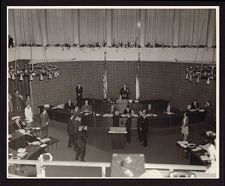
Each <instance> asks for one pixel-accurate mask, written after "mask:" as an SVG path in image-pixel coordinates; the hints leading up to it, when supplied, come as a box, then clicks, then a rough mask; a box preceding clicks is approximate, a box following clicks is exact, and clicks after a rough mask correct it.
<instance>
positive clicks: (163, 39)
mask: <svg viewBox="0 0 225 186" xmlns="http://www.w3.org/2000/svg"><path fill="white" fill-rule="evenodd" d="M145 19H146V20H145V25H146V26H145V43H148V42H150V43H151V44H153V45H155V44H156V43H158V44H164V45H172V42H173V21H174V10H167V9H163V10H154V9H152V10H146V16H145Z"/></svg>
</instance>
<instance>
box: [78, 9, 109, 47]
mask: <svg viewBox="0 0 225 186" xmlns="http://www.w3.org/2000/svg"><path fill="white" fill-rule="evenodd" d="M79 36H80V37H79V39H80V43H81V44H94V43H96V42H97V41H99V42H101V43H102V42H103V41H106V10H100V9H99V10H98V9H97V10H96V9H94V10H91V9H88V10H79Z"/></svg>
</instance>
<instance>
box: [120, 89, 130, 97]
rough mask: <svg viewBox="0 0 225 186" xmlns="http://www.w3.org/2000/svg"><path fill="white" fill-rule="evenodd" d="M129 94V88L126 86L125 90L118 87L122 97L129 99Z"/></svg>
mask: <svg viewBox="0 0 225 186" xmlns="http://www.w3.org/2000/svg"><path fill="white" fill-rule="evenodd" d="M129 94H130V91H129V88H126V89H125V90H124V88H121V89H120V95H121V96H122V99H129Z"/></svg>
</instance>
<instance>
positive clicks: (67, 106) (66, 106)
mask: <svg viewBox="0 0 225 186" xmlns="http://www.w3.org/2000/svg"><path fill="white" fill-rule="evenodd" d="M64 109H65V110H73V109H75V106H74V104H73V103H72V102H71V103H70V105H69V103H65V105H64Z"/></svg>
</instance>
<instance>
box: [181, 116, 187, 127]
mask: <svg viewBox="0 0 225 186" xmlns="http://www.w3.org/2000/svg"><path fill="white" fill-rule="evenodd" d="M182 126H183V127H188V126H189V117H186V120H185V119H184V118H183V120H182Z"/></svg>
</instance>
